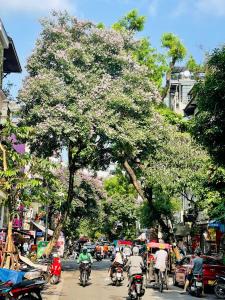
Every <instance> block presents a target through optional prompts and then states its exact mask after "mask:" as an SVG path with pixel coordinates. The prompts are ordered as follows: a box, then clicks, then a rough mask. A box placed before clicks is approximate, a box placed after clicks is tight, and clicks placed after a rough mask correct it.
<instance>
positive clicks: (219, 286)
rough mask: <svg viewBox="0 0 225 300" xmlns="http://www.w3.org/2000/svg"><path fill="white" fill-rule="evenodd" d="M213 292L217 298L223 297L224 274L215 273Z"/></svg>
mask: <svg viewBox="0 0 225 300" xmlns="http://www.w3.org/2000/svg"><path fill="white" fill-rule="evenodd" d="M214 293H215V295H216V297H217V298H218V299H225V274H224V275H216V282H215V285H214Z"/></svg>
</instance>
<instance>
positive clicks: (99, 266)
mask: <svg viewBox="0 0 225 300" xmlns="http://www.w3.org/2000/svg"><path fill="white" fill-rule="evenodd" d="M62 265H63V271H67V272H73V271H77V270H78V269H79V264H78V263H77V262H76V261H74V260H64V261H62ZM110 266H111V261H110V260H102V261H99V262H97V261H95V262H94V263H93V265H92V267H91V269H92V270H93V271H103V270H106V271H108V269H109V267H110Z"/></svg>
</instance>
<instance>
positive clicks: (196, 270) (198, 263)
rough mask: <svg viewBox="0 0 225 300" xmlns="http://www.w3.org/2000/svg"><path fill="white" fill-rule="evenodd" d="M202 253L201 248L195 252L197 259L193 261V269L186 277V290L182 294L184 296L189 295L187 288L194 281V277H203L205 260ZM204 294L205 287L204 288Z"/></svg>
mask: <svg viewBox="0 0 225 300" xmlns="http://www.w3.org/2000/svg"><path fill="white" fill-rule="evenodd" d="M201 254H202V251H201V249H200V248H198V249H196V250H195V255H196V257H195V258H194V259H193V268H192V269H191V270H190V271H189V274H188V275H187V277H186V282H185V285H184V290H183V291H182V292H181V293H182V294H186V293H187V288H188V286H189V284H190V282H191V281H192V279H193V276H198V275H200V276H202V275H203V258H202V257H201ZM203 294H204V287H203Z"/></svg>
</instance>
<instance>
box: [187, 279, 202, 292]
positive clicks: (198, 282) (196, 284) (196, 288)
mask: <svg viewBox="0 0 225 300" xmlns="http://www.w3.org/2000/svg"><path fill="white" fill-rule="evenodd" d="M202 292H203V278H202V276H201V275H193V279H192V280H191V282H190V285H189V287H188V293H189V294H190V295H194V296H196V297H201V295H202Z"/></svg>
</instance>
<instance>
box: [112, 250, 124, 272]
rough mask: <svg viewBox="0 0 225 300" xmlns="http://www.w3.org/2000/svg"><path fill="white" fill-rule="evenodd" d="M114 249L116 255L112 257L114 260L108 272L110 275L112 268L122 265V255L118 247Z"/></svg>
mask: <svg viewBox="0 0 225 300" xmlns="http://www.w3.org/2000/svg"><path fill="white" fill-rule="evenodd" d="M115 251H116V255H115V258H114V260H113V262H112V265H111V267H110V273H109V275H110V277H112V274H113V272H114V270H115V269H116V267H118V266H122V267H123V256H122V254H121V252H120V249H119V248H118V247H117V248H116V249H115Z"/></svg>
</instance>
